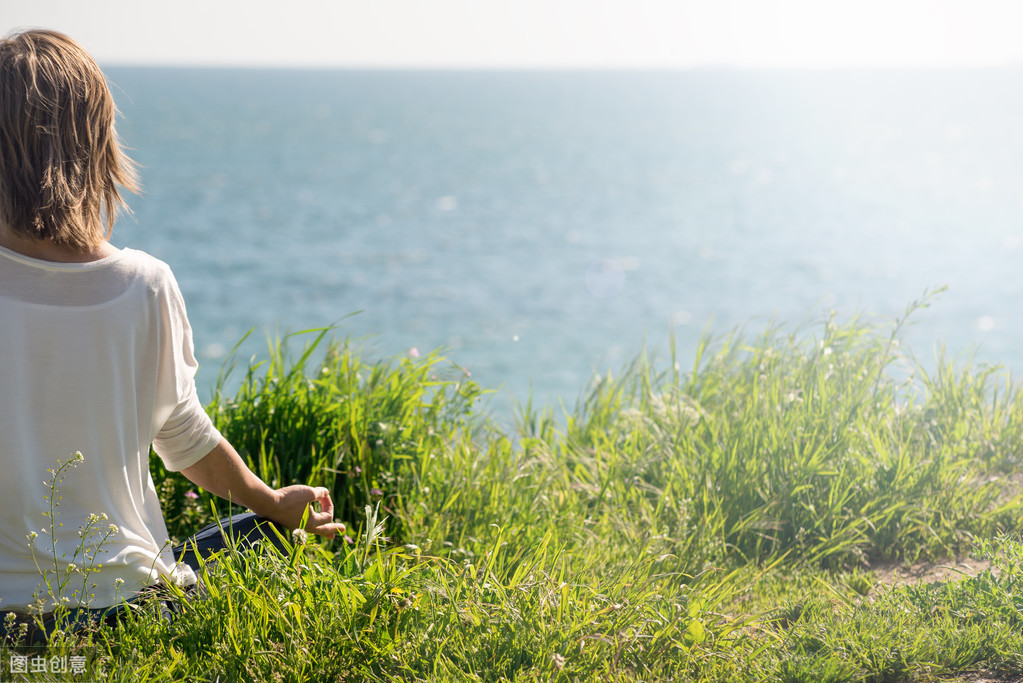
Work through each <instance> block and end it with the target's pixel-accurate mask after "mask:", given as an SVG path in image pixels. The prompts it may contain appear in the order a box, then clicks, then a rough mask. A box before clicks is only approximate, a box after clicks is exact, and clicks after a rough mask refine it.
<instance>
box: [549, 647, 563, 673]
mask: <svg viewBox="0 0 1023 683" xmlns="http://www.w3.org/2000/svg"><path fill="white" fill-rule="evenodd" d="M551 660H552V661H553V662H554V668H555V669H557V670H558V671H561V670H562V669H564V668H565V656H564V655H563V654H561V653H559V652H555V653H554V654H553V655H552V656H551Z"/></svg>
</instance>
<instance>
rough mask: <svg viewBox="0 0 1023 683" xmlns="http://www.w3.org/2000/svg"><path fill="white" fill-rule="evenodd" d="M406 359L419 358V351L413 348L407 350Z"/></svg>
mask: <svg viewBox="0 0 1023 683" xmlns="http://www.w3.org/2000/svg"><path fill="white" fill-rule="evenodd" d="M408 357H409V358H419V349H417V348H416V347H414V346H413V347H412V348H411V349H409V350H408Z"/></svg>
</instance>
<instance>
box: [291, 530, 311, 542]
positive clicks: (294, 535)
mask: <svg viewBox="0 0 1023 683" xmlns="http://www.w3.org/2000/svg"><path fill="white" fill-rule="evenodd" d="M308 540H309V532H307V531H306V530H305V529H295V530H294V531H292V532H291V541H292V543H294V544H295V545H305V543H306V541H308Z"/></svg>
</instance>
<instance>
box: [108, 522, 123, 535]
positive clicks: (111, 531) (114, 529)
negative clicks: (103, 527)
mask: <svg viewBox="0 0 1023 683" xmlns="http://www.w3.org/2000/svg"><path fill="white" fill-rule="evenodd" d="M118 531H120V529H118V528H117V525H116V524H111V525H110V526H108V527H107V533H108V534H116V533H117V532H118Z"/></svg>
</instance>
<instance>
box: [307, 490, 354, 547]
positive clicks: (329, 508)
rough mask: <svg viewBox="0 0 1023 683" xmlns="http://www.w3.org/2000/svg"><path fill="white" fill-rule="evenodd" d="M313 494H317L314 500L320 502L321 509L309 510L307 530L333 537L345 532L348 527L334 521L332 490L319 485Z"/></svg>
mask: <svg viewBox="0 0 1023 683" xmlns="http://www.w3.org/2000/svg"><path fill="white" fill-rule="evenodd" d="M313 495H314V496H315V498H314V499H313V502H314V503H319V504H320V511H319V512H315V511H313V510H312V509H310V510H309V513H310V514H309V520H308V522H307V523H306V531H308V532H310V533H314V534H316V535H317V536H324V537H326V538H331V539H332V538H334V536H335V535H337V534H339V533H344V531H345V529H346V528H347V527H345V525H344V524H342V523H340V522H335V521H334V501H333V500H331V498H330V491H329V490H327V489H325V488H323V487H317V488H315V489H313Z"/></svg>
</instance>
